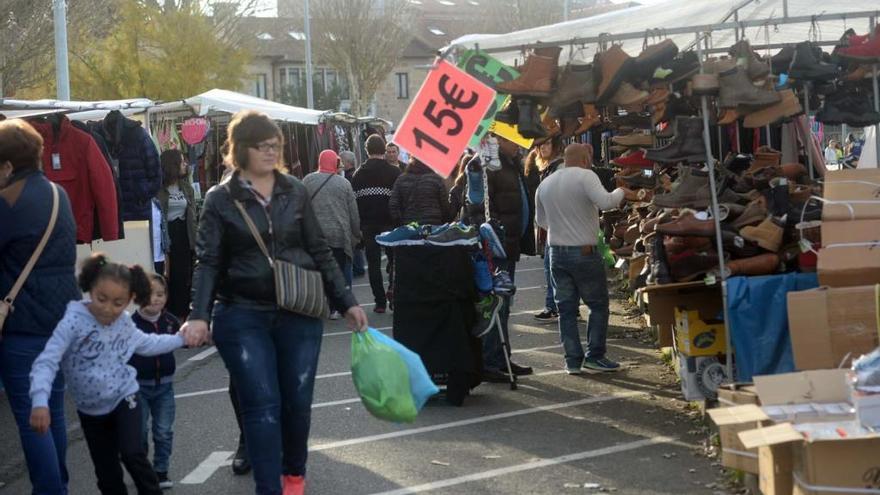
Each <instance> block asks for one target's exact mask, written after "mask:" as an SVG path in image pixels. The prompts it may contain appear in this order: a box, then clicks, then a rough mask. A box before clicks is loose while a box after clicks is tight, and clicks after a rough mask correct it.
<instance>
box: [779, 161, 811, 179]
mask: <svg viewBox="0 0 880 495" xmlns="http://www.w3.org/2000/svg"><path fill="white" fill-rule="evenodd" d="M782 175H783V176H784V177H785V178H787V179H788V180H791V181H796V180H798V179H799V178H800V177H803V176H804V175H807V167H804V166H803V165H801V164H800V163H786V164H785V165H783V166H782Z"/></svg>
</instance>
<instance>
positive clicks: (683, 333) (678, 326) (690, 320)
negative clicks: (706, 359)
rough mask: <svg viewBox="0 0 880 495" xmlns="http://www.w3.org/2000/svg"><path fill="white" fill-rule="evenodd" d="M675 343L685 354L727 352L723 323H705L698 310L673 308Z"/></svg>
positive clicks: (709, 354) (696, 354)
mask: <svg viewBox="0 0 880 495" xmlns="http://www.w3.org/2000/svg"><path fill="white" fill-rule="evenodd" d="M674 314H675V343H676V348H677V349H678V352H680V353H682V354H684V355H685V356H690V357H698V356H717V355H719V354H726V353H727V342H726V341H725V332H724V323H706V322H705V321H703V320H702V319H701V318H700V312H699V311H689V310H687V309H684V308H679V307H676V308H675V313H674Z"/></svg>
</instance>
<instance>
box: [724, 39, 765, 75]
mask: <svg viewBox="0 0 880 495" xmlns="http://www.w3.org/2000/svg"><path fill="white" fill-rule="evenodd" d="M730 55H731V56H732V57H733V58H735V59H736V63H737V65H739V66H740V67H745V69H746V72H745V73H746V75H748V77H749V79H751V80H753V81H754V80H757V79H763V78H765V77H767V76H768V75H770V64H768V63H767V62H766V61H765V60H763V59H762V58H760V57H758V54H756V53H755V51H754V50H752V47H751V45H750V44H749V42H748V40H742V41H740V42H738V43H737V44H735V45H733V46H732V47H731V48H730Z"/></svg>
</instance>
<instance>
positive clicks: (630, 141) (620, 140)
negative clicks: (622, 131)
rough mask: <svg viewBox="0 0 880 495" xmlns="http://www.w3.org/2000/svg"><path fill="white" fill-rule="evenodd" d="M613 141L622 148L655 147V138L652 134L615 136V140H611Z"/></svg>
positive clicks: (637, 133) (639, 133)
mask: <svg viewBox="0 0 880 495" xmlns="http://www.w3.org/2000/svg"><path fill="white" fill-rule="evenodd" d="M611 141H613V142H614V143H615V144H619V145H621V146H639V147H643V146H653V145H654V138H653V137H651V135H650V134H644V133H642V132H634V133H632V134H627V135H625V136H614V137H613V138H611Z"/></svg>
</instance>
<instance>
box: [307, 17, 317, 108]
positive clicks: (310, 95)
mask: <svg viewBox="0 0 880 495" xmlns="http://www.w3.org/2000/svg"><path fill="white" fill-rule="evenodd" d="M305 18H306V19H305V21H306V106H307V107H309V108H315V89H314V87H313V86H312V19H311V17H310V16H309V0H305Z"/></svg>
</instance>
